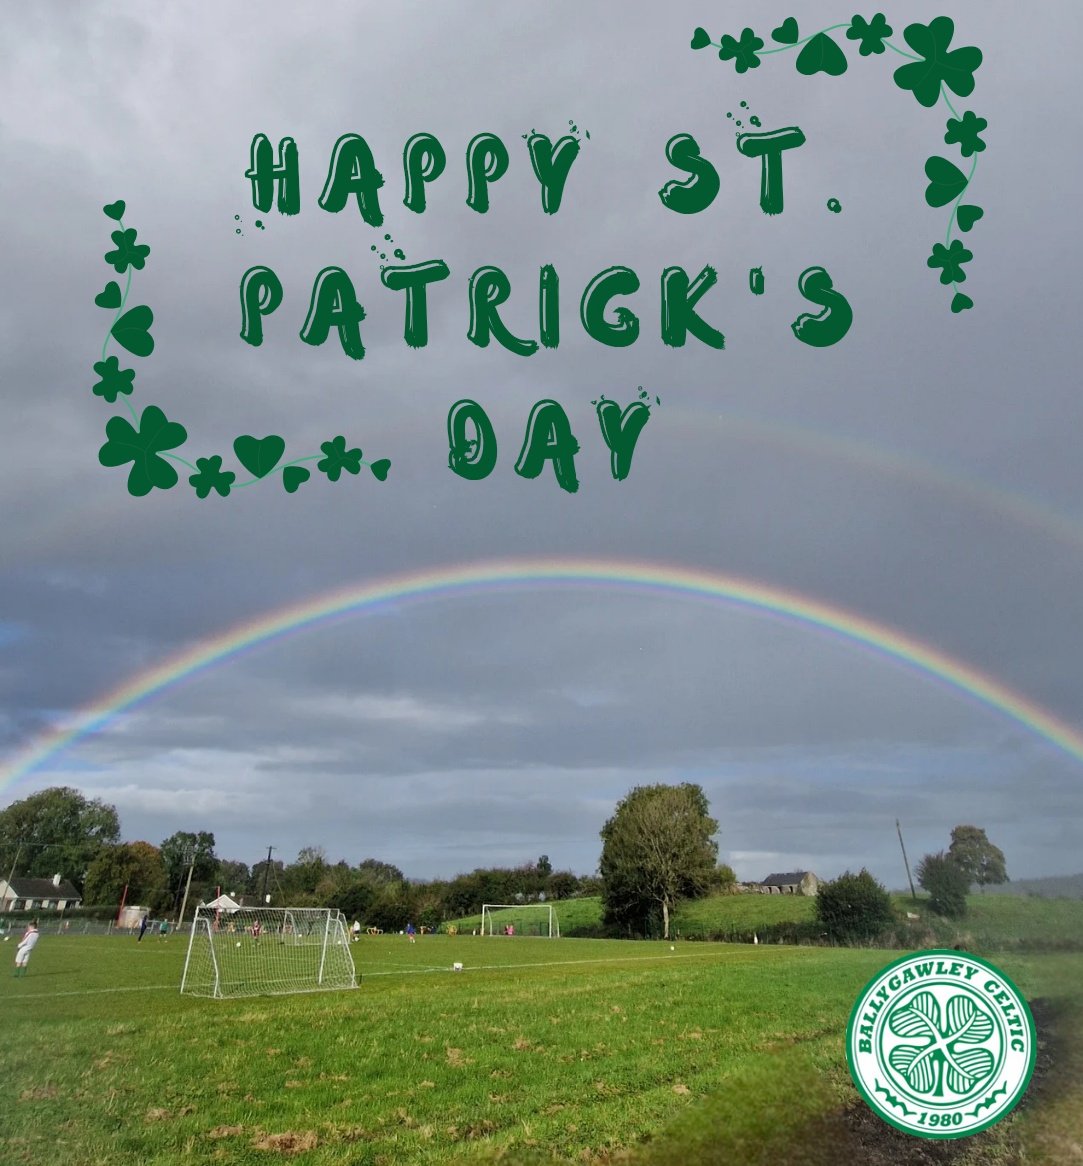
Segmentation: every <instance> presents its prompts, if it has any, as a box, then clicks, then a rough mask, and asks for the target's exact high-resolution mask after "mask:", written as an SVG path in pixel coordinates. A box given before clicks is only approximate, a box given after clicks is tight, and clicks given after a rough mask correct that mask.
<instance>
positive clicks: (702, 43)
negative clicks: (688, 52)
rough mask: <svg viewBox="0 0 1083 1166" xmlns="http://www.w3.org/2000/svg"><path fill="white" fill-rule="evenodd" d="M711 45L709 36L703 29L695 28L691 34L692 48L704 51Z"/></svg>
mask: <svg viewBox="0 0 1083 1166" xmlns="http://www.w3.org/2000/svg"><path fill="white" fill-rule="evenodd" d="M710 43H711V34H710V33H709V32H708V31H707V30H706V29H705V28H697V29H696V31H695V32H694V33H692V48H694V49H705V48H706V47H707V46H708V45H709V44H710Z"/></svg>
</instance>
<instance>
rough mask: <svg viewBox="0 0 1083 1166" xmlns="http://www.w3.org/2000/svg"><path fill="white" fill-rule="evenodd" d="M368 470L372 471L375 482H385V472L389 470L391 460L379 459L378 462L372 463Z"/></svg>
mask: <svg viewBox="0 0 1083 1166" xmlns="http://www.w3.org/2000/svg"><path fill="white" fill-rule="evenodd" d="M369 469H370V470H372V476H373V477H374V478H376V479H377V481H380V482H386V481H387V471H388V470H389V469H391V459H390V458H386V457H384V458H380V460H379V461H378V462H373V463H372V464H371V465H370V466H369Z"/></svg>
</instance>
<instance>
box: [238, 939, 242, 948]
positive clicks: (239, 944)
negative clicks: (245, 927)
mask: <svg viewBox="0 0 1083 1166" xmlns="http://www.w3.org/2000/svg"><path fill="white" fill-rule="evenodd" d="M237 946H238V947H240V946H241V941H240V940H239V939H238V940H237Z"/></svg>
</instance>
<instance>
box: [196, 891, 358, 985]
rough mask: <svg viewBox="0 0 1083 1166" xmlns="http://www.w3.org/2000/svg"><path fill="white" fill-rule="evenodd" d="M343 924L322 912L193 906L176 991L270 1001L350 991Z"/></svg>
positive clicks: (353, 980) (338, 916)
mask: <svg viewBox="0 0 1083 1166" xmlns="http://www.w3.org/2000/svg"><path fill="white" fill-rule="evenodd" d="M356 987H357V974H356V972H355V970H354V965H353V957H352V956H351V955H350V944H349V936H348V935H347V932H346V920H345V918H344V917H343V915H342V912H341V911H332V910H331V909H329V908H326V907H238V908H236V909H233V910H219V909H216V908H214V907H199V908H197V909H196V915H195V919H194V920H193V921H192V931H191V935H190V936H189V939H188V953H187V955H186V956H185V960H184V973H183V974H182V976H181V988H180V990H181V992H182V993H187V994H188V995H191V996H212V997H215V998H217V999H221V998H223V997H227V996H275V995H284V994H286V993H290V992H325V991H334V990H335V989H338V988H356Z"/></svg>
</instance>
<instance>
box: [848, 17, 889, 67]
mask: <svg viewBox="0 0 1083 1166" xmlns="http://www.w3.org/2000/svg"><path fill="white" fill-rule="evenodd" d="M891 33H892V28H891V25H890V24H888V22H887V19H886V17H885V16H884V14H883V13H882V12H877V14H876V15H875V16H874V17H873V18H872V20H866V19H865V18H864V17H863V16H855V17H854V18H853V20H852V21H851V22H850V27H849V28H848V29H847V30H846V39H847V40H859V41H861V48H860V52H861V55H862V56H863V57H867V56H869V55H871V54H872V53H882V52H883V51H884V41H886V40H887V38H888V37H889V36H891Z"/></svg>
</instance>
